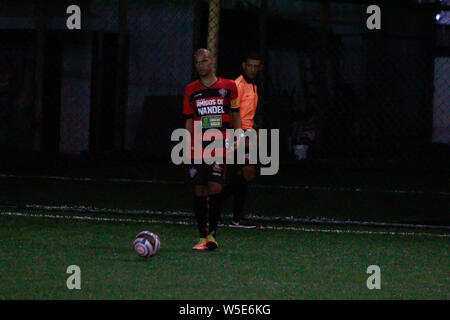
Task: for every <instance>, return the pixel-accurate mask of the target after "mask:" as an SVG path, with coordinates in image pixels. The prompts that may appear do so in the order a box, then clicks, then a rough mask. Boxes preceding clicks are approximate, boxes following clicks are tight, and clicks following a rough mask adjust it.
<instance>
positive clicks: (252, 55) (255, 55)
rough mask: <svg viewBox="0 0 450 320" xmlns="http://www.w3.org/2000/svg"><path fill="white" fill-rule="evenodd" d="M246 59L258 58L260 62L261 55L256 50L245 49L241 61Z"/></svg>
mask: <svg viewBox="0 0 450 320" xmlns="http://www.w3.org/2000/svg"><path fill="white" fill-rule="evenodd" d="M247 59H252V60H259V61H261V62H262V58H261V55H260V54H259V53H258V52H256V51H246V52H245V54H244V55H243V57H242V62H246V61H247Z"/></svg>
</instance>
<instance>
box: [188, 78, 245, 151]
mask: <svg viewBox="0 0 450 320" xmlns="http://www.w3.org/2000/svg"><path fill="white" fill-rule="evenodd" d="M233 111H236V112H238V111H239V102H238V91H237V87H236V83H235V82H234V81H233V80H230V79H223V78H218V79H217V81H216V82H215V83H214V84H213V85H211V86H209V87H206V86H205V85H204V84H202V83H201V81H200V80H196V81H194V82H191V83H190V84H188V85H187V86H186V89H185V92H184V103H183V114H184V116H185V117H186V118H190V117H192V118H193V120H194V121H199V122H200V124H201V128H202V132H205V131H206V130H208V129H218V130H220V131H222V133H223V138H224V139H226V138H227V137H226V131H225V130H226V129H229V128H231V127H232V126H231V112H233ZM208 143H209V142H206V143H202V145H203V147H205V145H207V144H208ZM192 145H194V143H193V141H192Z"/></svg>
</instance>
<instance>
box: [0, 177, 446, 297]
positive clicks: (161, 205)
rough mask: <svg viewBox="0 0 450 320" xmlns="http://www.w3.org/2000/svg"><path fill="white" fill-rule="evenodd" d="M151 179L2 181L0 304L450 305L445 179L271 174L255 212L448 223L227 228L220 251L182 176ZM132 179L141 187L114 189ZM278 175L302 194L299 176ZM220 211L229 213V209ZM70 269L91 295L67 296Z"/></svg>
mask: <svg viewBox="0 0 450 320" xmlns="http://www.w3.org/2000/svg"><path fill="white" fill-rule="evenodd" d="M169 171H170V170H169ZM152 172H153V174H151V175H146V174H143V173H142V172H141V175H140V176H139V175H137V174H136V175H133V174H130V172H123V171H120V170H117V172H114V170H112V169H111V171H110V169H103V170H98V171H97V172H95V173H94V172H88V173H87V172H82V171H80V172H77V171H76V170H73V169H72V170H68V171H66V172H64V171H60V172H40V174H41V175H40V176H35V177H23V176H20V175H21V174H23V175H37V173H36V172H26V173H19V172H6V174H3V175H1V176H0V299H200V300H203V299H227V300H229V299H449V298H450V296H449V292H450V273H449V270H450V259H449V249H450V233H449V229H448V225H449V224H448V222H449V215H448V198H449V196H448V189H447V188H446V183H445V182H443V181H442V180H439V183H433V181H434V180H435V179H434V178H435V177H432V176H426V175H421V176H420V177H419V176H415V177H414V176H411V175H407V174H404V176H402V174H401V173H400V174H397V175H396V176H394V175H390V176H387V175H385V176H384V177H383V176H380V175H376V174H372V175H364V174H358V173H352V174H349V175H348V176H345V178H343V177H344V173H339V172H336V173H334V174H331V173H330V172H328V173H322V175H321V174H317V175H315V176H314V175H313V174H309V175H308V174H305V175H303V176H302V182H303V184H304V185H316V186H317V185H319V186H320V185H322V186H324V185H325V186H333V185H334V186H336V185H338V183H337V182H339V183H340V184H339V185H341V186H343V187H346V188H350V189H351V190H353V191H351V190H350V189H349V190H350V191H349V190H344V189H342V190H340V189H338V188H334V189H333V188H328V189H327V188H323V189H320V188H319V189H310V190H308V189H305V188H303V189H301V188H300V189H298V188H297V189H296V188H280V186H279V185H278V186H277V183H276V181H275V182H274V181H272V182H271V183H269V182H267V181H264V179H261V180H258V181H256V183H255V184H256V185H254V186H253V187H252V188H251V190H250V198H249V203H248V208H249V210H248V211H249V212H250V213H251V214H254V215H260V216H264V217H266V218H270V217H275V216H277V217H279V216H281V217H290V216H293V217H300V218H302V217H303V218H306V217H310V218H315V217H321V218H329V219H338V220H341V221H348V220H351V221H361V222H364V221H369V222H370V221H372V222H386V223H436V224H438V225H440V226H438V227H434V228H417V227H413V228H411V227H408V228H406V227H405V228H400V227H398V226H396V227H394V226H392V225H391V226H389V225H385V226H384V227H370V226H364V225H359V226H356V225H353V226H352V225H349V224H348V223H347V224H317V223H303V224H300V223H293V222H285V223H282V222H274V221H272V222H270V221H266V222H261V221H260V222H259V223H258V225H259V228H258V229H256V230H239V229H233V228H228V227H221V228H220V229H219V236H218V240H219V245H220V248H219V249H218V250H217V251H214V252H192V250H191V247H192V245H193V244H194V243H195V241H196V237H197V230H196V227H195V224H194V221H193V218H192V217H191V216H190V215H191V194H190V191H189V188H188V187H187V186H186V185H185V184H182V183H179V182H180V181H181V179H180V175H179V172H178V173H173V172H172V175H171V174H170V173H169V174H167V172H168V171H167V170H166V171H164V170H155V169H154V170H153V171H152ZM3 173H4V172H3ZM10 174H13V175H10ZM17 175H19V176H17ZM42 175H66V176H72V177H85V176H90V177H93V178H94V179H93V180H74V179H60V178H56V177H53V178H52V177H43V176H42ZM326 175H328V177H325V176H326ZM129 176H131V178H132V179H141V180H139V181H136V180H127V181H117V180H115V181H111V180H108V179H106V180H105V178H111V177H118V178H124V177H129ZM364 177H365V178H364ZM278 178H279V177H278ZM142 179H143V180H142ZM279 179H281V178H279ZM282 179H284V180H283V181H284V182H286V185H287V186H294V182H295V179H292V178H289V177H288V175H286V176H285V177H284V178H282ZM289 179H291V180H289ZM161 180H164V181H161ZM157 181H159V182H157ZM280 181H281V180H280ZM383 181H384V182H385V183H384V184H383ZM326 182H328V183H326ZM279 183H280V182H278V184H279ZM355 187H361V188H367V190H366V191H362V192H356V191H355V190H354V188H355ZM352 188H353V189H352ZM380 188H384V189H391V190H396V189H406V188H407V189H409V190H426V191H427V192H422V193H420V192H419V193H414V192H413V193H401V192H400V193H399V192H384V191H383V190H381V189H380ZM385 191H386V190H385ZM439 191H444V192H439ZM118 209H120V210H122V211H121V212H122V213H121V214H119V211H118ZM132 210H141V211H140V212H133V211H132ZM144 210H146V211H144ZM224 211H225V213H228V214H229V213H230V202H229V201H228V202H226V203H225V210H224ZM173 212H175V213H173ZM177 213H179V214H177ZM143 230H150V231H152V232H155V233H157V234H158V235H159V236H160V238H161V242H162V246H161V251H160V253H159V254H158V255H157V256H156V257H154V258H151V259H148V260H143V259H141V258H139V257H137V255H136V254H135V253H134V252H133V250H132V247H131V245H132V241H133V239H134V236H135V235H136V234H137V233H138V232H139V231H143ZM69 265H78V266H79V267H80V268H81V272H82V274H81V277H82V288H81V290H68V289H67V287H66V280H67V278H68V277H69V274H67V273H66V269H67V267H68V266H69ZM370 265H378V266H379V267H380V269H381V286H382V288H381V290H369V289H367V287H366V281H367V278H368V277H369V274H367V273H366V270H367V267H369V266H370Z"/></svg>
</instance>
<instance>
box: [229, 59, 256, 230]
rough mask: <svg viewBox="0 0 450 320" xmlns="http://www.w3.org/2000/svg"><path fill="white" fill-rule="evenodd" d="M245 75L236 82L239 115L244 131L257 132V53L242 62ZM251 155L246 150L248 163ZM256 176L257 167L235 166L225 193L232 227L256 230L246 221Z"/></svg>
mask: <svg viewBox="0 0 450 320" xmlns="http://www.w3.org/2000/svg"><path fill="white" fill-rule="evenodd" d="M242 69H243V74H242V75H240V76H239V77H238V78H237V79H236V80H235V82H236V86H237V89H238V100H239V113H240V116H241V121H242V129H243V130H244V131H246V130H255V129H256V126H255V120H254V119H255V114H256V110H257V107H258V87H257V85H256V80H257V78H258V74H259V72H260V71H261V69H262V60H261V58H260V57H259V55H257V54H256V53H248V54H246V55H245V57H244V61H243V62H242ZM248 157H249V153H248V150H246V161H248ZM255 176H256V166H255V165H249V164H245V165H235V174H234V175H232V177H231V181H230V183H229V185H228V186H227V188H226V190H225V193H226V194H231V195H232V196H233V219H232V221H231V224H230V226H231V227H237V228H247V229H250V228H255V227H256V226H255V225H252V224H251V223H249V222H248V221H247V220H246V219H244V205H245V199H246V195H247V184H248V182H249V181H252V180H253V179H254V178H255Z"/></svg>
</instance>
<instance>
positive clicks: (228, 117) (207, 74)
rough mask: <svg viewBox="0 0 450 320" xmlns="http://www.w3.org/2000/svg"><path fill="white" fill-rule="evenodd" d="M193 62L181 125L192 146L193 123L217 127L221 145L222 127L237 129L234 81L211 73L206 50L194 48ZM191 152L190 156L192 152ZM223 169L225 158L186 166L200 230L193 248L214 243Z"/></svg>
mask: <svg viewBox="0 0 450 320" xmlns="http://www.w3.org/2000/svg"><path fill="white" fill-rule="evenodd" d="M194 63H195V68H196V70H197V73H198V75H199V79H198V80H196V81H194V82H192V83H190V84H189V85H187V86H186V89H185V92H184V104H183V114H184V116H185V118H186V123H185V127H186V129H187V130H188V131H189V132H190V133H191V138H192V139H191V141H192V146H193V145H194V129H195V127H194V125H195V124H197V123H201V130H202V133H203V132H204V131H206V130H208V129H218V130H220V131H221V132H222V137H223V141H222V142H223V145H224V146H225V139H226V132H225V130H226V129H228V128H231V127H233V128H234V129H238V128H240V126H241V119H240V115H239V103H238V99H237V98H238V92H237V88H236V84H235V82H234V81H233V80H228V79H223V78H219V77H217V76H216V75H215V73H214V69H213V67H214V63H215V57H214V56H213V54H212V53H211V52H210V51H209V50H207V49H199V50H197V51H196V53H195V55H194ZM208 144H209V142H206V143H202V147H203V148H205V145H208ZM222 151H223V155H224V158H225V154H226V151H225V150H224V149H222ZM193 153H194V152H192V154H193ZM213 153H214V152H213ZM213 153H212V155H213V156H214V154H213ZM192 154H191V160H192V158H193V156H195V155H193V156H192ZM202 154H203V152H202ZM202 160H204V159H202ZM225 171H226V164H225V159H224V161H223V163H222V164H220V163H216V162H215V163H214V164H212V165H208V164H206V163H202V164H194V163H192V164H190V165H189V167H188V174H189V178H190V180H191V182H192V184H193V185H194V213H195V218H196V220H197V225H198V231H199V233H200V240H199V242H198V243H197V244H196V245H195V246H194V247H193V248H192V249H193V250H201V251H204V250H214V249H216V248H217V247H218V244H217V241H216V239H215V238H216V233H217V224H218V219H219V217H220V214H221V206H222V204H221V202H222V201H221V200H222V199H221V198H222V195H221V192H222V184H223V179H224V177H225ZM208 218H209V219H208ZM207 220H209V221H207ZM208 222H209V223H208Z"/></svg>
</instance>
